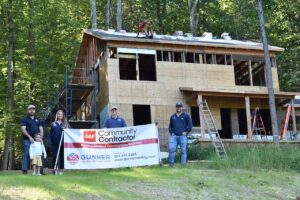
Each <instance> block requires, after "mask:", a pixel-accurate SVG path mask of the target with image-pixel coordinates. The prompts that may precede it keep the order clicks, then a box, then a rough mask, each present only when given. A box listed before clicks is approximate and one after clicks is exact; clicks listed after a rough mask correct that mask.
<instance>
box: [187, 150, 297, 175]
mask: <svg viewBox="0 0 300 200" xmlns="http://www.w3.org/2000/svg"><path fill="white" fill-rule="evenodd" d="M226 151H227V155H228V157H227V158H226V159H219V158H218V157H216V154H215V153H214V151H213V149H212V148H209V147H207V148H202V149H201V148H199V147H197V146H194V147H192V148H191V151H190V153H189V154H192V155H199V157H200V156H201V155H202V157H200V158H203V154H205V155H206V157H205V158H206V159H208V160H212V161H214V162H210V163H209V164H208V167H209V168H213V169H232V168H235V169H250V170H259V169H274V170H281V171H291V170H292V171H297V172H300V148H299V147H297V146H289V145H285V146H280V147H278V146H274V145H267V146H235V147H226ZM197 152H198V153H197ZM204 152H206V153H204ZM190 157H192V156H190Z"/></svg>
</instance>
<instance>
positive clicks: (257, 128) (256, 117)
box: [251, 107, 267, 139]
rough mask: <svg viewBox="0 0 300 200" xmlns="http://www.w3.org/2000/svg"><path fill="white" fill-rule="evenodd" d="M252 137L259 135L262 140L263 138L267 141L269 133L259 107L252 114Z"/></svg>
mask: <svg viewBox="0 0 300 200" xmlns="http://www.w3.org/2000/svg"><path fill="white" fill-rule="evenodd" d="M251 120H252V127H251V128H252V135H259V136H260V137H261V138H262V139H263V137H264V138H265V139H266V137H267V132H266V128H265V125H264V122H263V120H262V116H261V114H260V111H259V107H256V108H255V110H254V111H253V112H252V118H251Z"/></svg>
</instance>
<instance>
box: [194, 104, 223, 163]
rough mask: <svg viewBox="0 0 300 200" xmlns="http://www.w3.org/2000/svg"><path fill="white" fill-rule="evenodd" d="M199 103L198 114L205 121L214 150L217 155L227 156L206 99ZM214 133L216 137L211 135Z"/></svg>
mask: <svg viewBox="0 0 300 200" xmlns="http://www.w3.org/2000/svg"><path fill="white" fill-rule="evenodd" d="M199 103H200V115H201V117H202V119H203V121H204V123H205V128H206V131H207V132H208V134H209V137H210V139H211V140H212V144H213V146H214V148H215V151H216V153H217V155H218V156H219V157H221V158H222V157H227V153H226V151H225V148H224V144H223V142H222V140H221V138H220V134H219V132H218V129H217V127H216V124H215V121H214V119H213V117H212V114H211V112H210V109H209V107H208V104H207V102H206V100H204V101H202V102H199ZM213 134H216V137H213V136H212V135H213Z"/></svg>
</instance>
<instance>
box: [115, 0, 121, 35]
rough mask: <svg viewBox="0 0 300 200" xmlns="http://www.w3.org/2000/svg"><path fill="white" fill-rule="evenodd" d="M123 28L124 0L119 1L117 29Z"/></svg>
mask: <svg viewBox="0 0 300 200" xmlns="http://www.w3.org/2000/svg"><path fill="white" fill-rule="evenodd" d="M120 30H122V0H118V1H117V29H116V31H120Z"/></svg>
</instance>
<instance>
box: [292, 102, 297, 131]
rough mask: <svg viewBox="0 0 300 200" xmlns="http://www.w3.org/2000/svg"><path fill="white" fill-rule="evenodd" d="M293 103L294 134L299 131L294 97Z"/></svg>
mask: <svg viewBox="0 0 300 200" xmlns="http://www.w3.org/2000/svg"><path fill="white" fill-rule="evenodd" d="M291 103H292V120H293V134H296V133H297V125H296V124H297V123H296V114H295V103H294V99H291Z"/></svg>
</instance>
